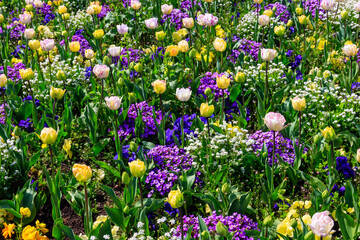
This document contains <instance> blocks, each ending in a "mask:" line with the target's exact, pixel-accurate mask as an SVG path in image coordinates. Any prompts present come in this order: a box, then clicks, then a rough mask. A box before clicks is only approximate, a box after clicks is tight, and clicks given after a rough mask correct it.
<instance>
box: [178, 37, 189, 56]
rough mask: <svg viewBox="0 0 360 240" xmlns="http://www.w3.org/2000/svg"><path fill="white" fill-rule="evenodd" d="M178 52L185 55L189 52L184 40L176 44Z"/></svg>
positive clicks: (187, 44)
mask: <svg viewBox="0 0 360 240" xmlns="http://www.w3.org/2000/svg"><path fill="white" fill-rule="evenodd" d="M178 48H179V51H180V52H182V53H186V52H187V51H189V43H188V42H187V41H186V40H182V41H180V42H179V43H178Z"/></svg>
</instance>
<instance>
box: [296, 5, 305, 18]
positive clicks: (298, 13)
mask: <svg viewBox="0 0 360 240" xmlns="http://www.w3.org/2000/svg"><path fill="white" fill-rule="evenodd" d="M295 12H296V14H297V15H299V16H300V15H302V14H303V12H304V9H302V8H301V7H297V8H296V9H295Z"/></svg>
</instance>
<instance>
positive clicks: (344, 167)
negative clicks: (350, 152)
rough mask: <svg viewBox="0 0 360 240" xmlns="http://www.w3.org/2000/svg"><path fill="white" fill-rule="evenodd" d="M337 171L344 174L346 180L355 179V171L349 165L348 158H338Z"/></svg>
mask: <svg viewBox="0 0 360 240" xmlns="http://www.w3.org/2000/svg"><path fill="white" fill-rule="evenodd" d="M336 170H337V171H338V172H339V173H342V174H343V175H344V177H345V178H351V177H355V171H354V170H353V169H352V168H351V166H350V163H348V159H347V157H344V156H340V157H337V158H336Z"/></svg>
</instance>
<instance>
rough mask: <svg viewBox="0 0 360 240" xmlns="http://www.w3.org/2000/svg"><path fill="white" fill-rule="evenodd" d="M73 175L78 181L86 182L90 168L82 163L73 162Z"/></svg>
mask: <svg viewBox="0 0 360 240" xmlns="http://www.w3.org/2000/svg"><path fill="white" fill-rule="evenodd" d="M72 172H73V175H74V177H75V178H76V180H77V181H78V182H82V183H86V182H87V181H88V180H89V179H90V178H91V176H92V170H91V168H90V167H89V166H86V165H84V164H75V165H74V166H73V168H72Z"/></svg>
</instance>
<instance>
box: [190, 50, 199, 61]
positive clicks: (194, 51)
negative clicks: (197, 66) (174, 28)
mask: <svg viewBox="0 0 360 240" xmlns="http://www.w3.org/2000/svg"><path fill="white" fill-rule="evenodd" d="M196 53H197V52H196V50H195V49H191V50H190V52H189V57H190V58H191V59H194V58H196Z"/></svg>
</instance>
